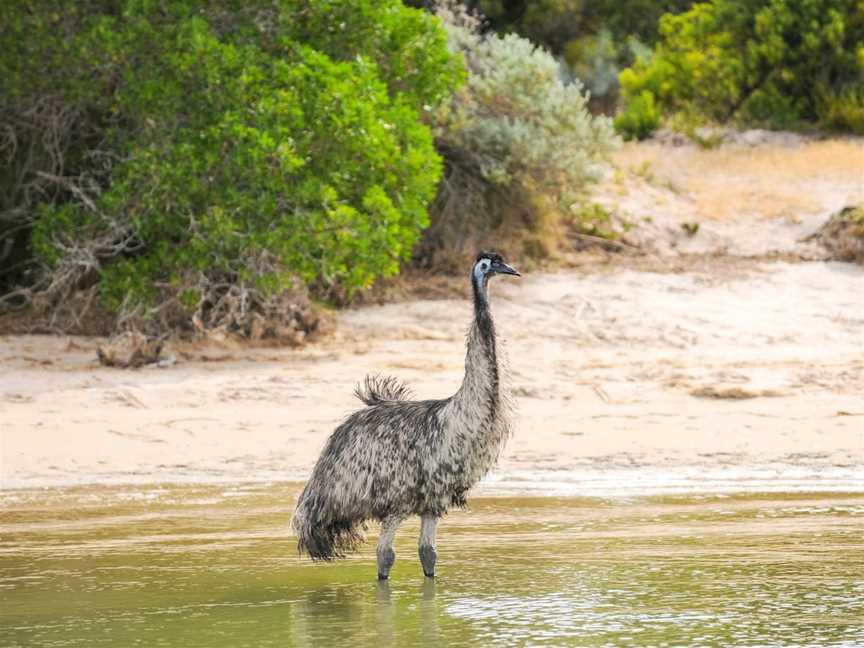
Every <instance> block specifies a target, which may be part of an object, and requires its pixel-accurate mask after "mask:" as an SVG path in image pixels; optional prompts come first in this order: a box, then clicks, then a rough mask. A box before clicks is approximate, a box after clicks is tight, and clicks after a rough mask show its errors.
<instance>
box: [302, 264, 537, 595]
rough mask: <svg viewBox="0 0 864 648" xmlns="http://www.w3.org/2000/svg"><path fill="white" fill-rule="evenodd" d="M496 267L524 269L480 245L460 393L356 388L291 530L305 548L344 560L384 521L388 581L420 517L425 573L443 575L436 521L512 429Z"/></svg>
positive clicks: (381, 555)
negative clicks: (355, 406)
mask: <svg viewBox="0 0 864 648" xmlns="http://www.w3.org/2000/svg"><path fill="white" fill-rule="evenodd" d="M496 274H507V275H515V276H517V277H518V276H520V275H519V273H518V272H517V271H516V270H514V269H513V268H512V267H510V266H509V265H507V264H506V263H505V262H504V259H503V258H501V256H500V255H499V254H495V253H490V252H481V253H480V254H479V255H478V256H477V259H476V261H475V262H474V266H473V269H472V272H471V285H472V287H473V293H474V320H473V323H472V325H471V328H470V330H469V332H468V339H467V354H466V357H465V377H464V379H463V381H462V386H461V387H460V388H459V391H457V392H456V393H455V394H454V395H453V396H451V397H449V398H445V399H441V400H423V401H415V400H408V397H409V396H410V391H409V389H408V388H407V387H406V386H405V385H404V384H402V383H400V382H399V381H397V380H396V379H394V378H390V377H380V376H367V377H366V379H365V383H364V384H363V385H358V386H357V388H356V390H355V395H356V396H357V397H358V398H359V399H360V400H362V401H363V402H364V403H365V404H366V407H365V408H363V409H362V410H359V411H357V412H354V413H353V414H351V415H350V416H349V417H348V418H347V419H346V420H345V421H344V422H343V423H342V424H341V425H340V426H339V427H337V428H336V430H335V431H334V432H333V434H332V435H331V436H330V438H329V439H328V440H327V443H326V444H325V446H324V449H323V450H322V451H321V456H320V457H319V458H318V462H317V463H316V464H315V468H314V469H313V471H312V476H311V477H310V478H309V481H308V482H307V484H306V487H305V488H304V489H303V492H302V493H301V494H300V498H299V500H298V501H297V509H296V511H295V512H294V517H293V519H292V527H293V529H294V532H295V533H296V535H297V537H298V549H299V551H300V552H301V553H302V552H304V551H305V552H306V553H308V554H309V556H310V557H311V558H312V559H313V560H332V559H334V558H339V557H343V556H344V554H345V552H346V551H350V550H353V549H355V548H356V547H357V545H358V544H360V543H361V542H362V541H363V530H364V529H365V524H366V522H367V521H368V520H373V519H374V520H378V521H380V522H381V535H380V536H379V541H378V549H377V563H378V578H379V580H386V579H387V578H389V576H390V570H391V568H392V567H393V564H394V562H395V561H396V552H395V551H394V550H393V541H394V539H395V536H396V529H397V528H398V527H399V524H400V523H401V522H402V521H403V520H404V519H405V518H407V517H408V516H410V515H419V516H420V520H421V522H420V539H419V555H420V563H421V565H422V566H423V573H424V574H425V575H426V576H427V577H429V578H432V577H434V576H435V563H436V560H437V557H438V556H437V553H436V551H435V535H436V531H437V527H438V520H439V519H440V518H441V517H442V516H443V515H444V514H445V513H446V512H447V510H448V509H449V508H451V507H464V506H465V505H466V504H467V502H466V496H467V493H468V491H469V490H470V489H471V487H473V486H474V485H475V484H476V483H477V482H478V481H479V480H480V479H481V478H482V477H483V476H484V475H485V474H486V473H487V472H488V471H489V469H490V468H491V467H492V466H493V465H494V464H495V462H496V461H497V459H498V455H499V453H500V451H501V449H502V447H503V445H504V443H505V441H506V440H507V438H508V437H509V436H510V417H509V409H510V408H509V401H508V400H507V396H506V394H505V391H504V389H503V387H502V384H501V383H502V377H501V369H500V367H499V357H498V355H499V354H498V351H497V348H496V345H495V327H494V326H493V323H492V314H491V312H490V310H489V295H488V282H489V279H490V277H492V276H493V275H496Z"/></svg>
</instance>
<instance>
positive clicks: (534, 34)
mask: <svg viewBox="0 0 864 648" xmlns="http://www.w3.org/2000/svg"><path fill="white" fill-rule="evenodd" d="M692 4H693V1H692V0H469V2H467V3H466V5H467V6H468V8H469V9H471V10H474V11H477V12H479V13H480V14H482V15H483V16H485V21H484V26H485V27H487V28H488V29H491V30H492V31H494V32H496V33H498V34H499V35H504V34H508V33H514V34H518V35H520V36H523V37H525V38H527V39H529V40H531V41H533V42H534V43H536V44H537V45H539V46H541V47H542V48H543V49H546V50H548V51H549V52H550V53H551V54H552V55H553V56H555V57H556V58H558V59H559V60H562V61H564V62H566V64H567V66H568V67H569V68H570V72H571V73H572V74H573V75H574V76H576V77H577V78H578V79H580V80H581V81H582V83H583V84H584V85H585V87H586V88H587V89H588V90H589V91H590V92H591V99H592V102H591V103H592V106H591V107H592V109H594V110H602V111H604V112H612V110H613V109H614V106H615V100H616V98H617V95H618V72H619V71H620V69H622V68H623V67H626V66H628V65H630V64H631V63H632V62H633V60H634V57H635V54H636V51H638V50H639V49H640V48H641V47H644V46H646V45H647V46H652V45H653V44H654V43H655V42H656V40H657V36H658V33H657V28H658V22H659V20H660V17H661V16H662V15H664V14H666V13H679V12H681V11H685V10H687V9H689V8H690V6H691V5H692Z"/></svg>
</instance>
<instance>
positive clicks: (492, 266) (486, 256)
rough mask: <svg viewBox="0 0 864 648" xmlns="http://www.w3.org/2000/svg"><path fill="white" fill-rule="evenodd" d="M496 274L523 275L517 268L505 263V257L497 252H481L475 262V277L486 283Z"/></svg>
mask: <svg viewBox="0 0 864 648" xmlns="http://www.w3.org/2000/svg"><path fill="white" fill-rule="evenodd" d="M496 274H508V275H515V276H517V277H521V276H522V275H520V274H519V273H518V272H516V269H515V268H512V267H510V266H509V265H507V264H506V263H504V258H503V257H502V256H501V255H500V254H496V253H495V252H481V253H480V254H478V255H477V260H476V261H475V262H474V278H475V279H477V280H478V281H479V282H480V283H481V284H485V283H486V282H487V281H488V280H489V277H491V276H493V275H496Z"/></svg>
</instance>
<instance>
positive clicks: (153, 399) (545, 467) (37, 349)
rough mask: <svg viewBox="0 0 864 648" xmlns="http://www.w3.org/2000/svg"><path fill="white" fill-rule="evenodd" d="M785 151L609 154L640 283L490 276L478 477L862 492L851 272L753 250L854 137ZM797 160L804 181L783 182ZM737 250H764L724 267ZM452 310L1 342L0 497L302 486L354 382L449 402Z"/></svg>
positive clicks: (823, 206)
mask: <svg viewBox="0 0 864 648" xmlns="http://www.w3.org/2000/svg"><path fill="white" fill-rule="evenodd" d="M808 147H809V148H808ZM814 147H815V148H814ZM796 151H797V152H796ZM796 151H792V152H790V151H789V150H787V149H785V148H781V149H777V150H768V151H766V150H765V149H764V148H763V149H759V150H749V149H738V150H737V152H736V150H732V151H726V150H723V151H719V152H716V153H711V152H699V151H695V150H689V152H688V151H687V150H682V149H673V150H672V152H670V150H667V149H664V148H662V147H657V146H656V145H645V146H643V147H642V148H638V149H633V148H632V147H631V148H628V149H627V150H625V151H624V152H623V153H622V155H624V159H625V160H629V162H628V164H635V163H637V162H638V168H637V169H636V170H635V171H634V170H633V169H630V170H629V171H626V173H623V175H622V174H618V176H616V178H617V179H614V178H613V179H612V180H610V183H608V185H607V186H606V188H605V189H603V191H605V192H606V193H605V195H601V196H599V199H601V200H606V201H607V203H609V204H613V203H614V204H617V205H619V206H621V208H622V209H624V210H625V213H627V214H630V216H631V217H632V218H635V215H636V214H637V212H638V209H644V208H645V206H646V205H647V206H648V207H650V209H651V210H652V211H651V220H650V223H648V222H647V220H648V219H647V218H646V219H645V220H646V223H645V224H643V225H642V226H640V227H639V228H637V229H636V230H633V232H635V233H636V234H633V235H632V236H634V237H635V238H636V239H639V237H640V236H641V237H642V238H645V237H648V238H647V239H646V241H647V242H646V241H642V244H644V245H645V246H646V247H647V248H653V249H654V250H655V254H657V255H659V256H658V257H657V259H658V263H656V264H655V265H654V266H653V267H654V268H655V269H661V270H663V271H661V272H652V271H647V270H646V269H645V268H646V267H647V268H649V269H650V268H651V267H652V265H651V264H644V263H640V264H636V265H633V264H631V269H627V268H626V267H624V266H622V265H619V266H614V267H608V266H607V267H599V266H598V267H597V268H593V269H590V270H585V269H579V270H569V271H562V272H559V273H555V274H544V273H528V274H527V275H526V276H525V277H524V278H523V279H521V280H508V279H506V278H502V279H499V280H496V284H495V286H494V287H493V292H494V295H493V302H494V303H493V310H494V312H495V316H496V323H497V326H498V330H499V334H500V337H501V338H502V339H503V340H504V342H505V344H506V348H507V350H508V354H509V357H510V367H511V378H512V387H513V390H514V393H515V396H516V403H517V406H518V416H517V421H516V426H515V436H514V438H513V439H512V442H511V443H510V444H509V446H508V448H507V450H506V452H505V454H504V456H503V457H502V461H501V463H500V466H499V468H498V470H497V471H496V472H495V473H494V474H493V475H491V476H490V478H489V479H488V480H487V481H486V482H485V485H484V488H486V489H498V490H508V489H509V490H512V489H516V490H519V491H522V492H535V491H536V492H543V493H556V492H586V493H587V492H600V493H605V492H620V493H626V492H630V491H639V492H646V491H651V490H652V489H659V490H667V491H668V490H675V489H680V490H688V489H691V490H692V489H697V490H698V489H703V490H723V489H728V490H734V489H755V490H769V489H790V488H808V489H829V490H830V489H833V490H864V397H862V394H864V268H861V267H860V266H853V265H850V264H843V263H830V262H829V263H826V262H800V263H786V262H771V261H769V260H767V259H769V258H770V257H771V254H772V253H782V254H784V255H787V256H788V253H789V252H790V251H792V252H794V253H796V254H798V253H800V254H799V258H800V257H804V258H809V256H808V255H810V254H811V253H813V251H812V250H810V249H809V248H807V246H806V245H805V246H802V245H800V244H799V243H798V242H797V241H799V240H800V238H801V236H802V235H805V234H806V233H808V232H810V231H813V230H814V229H815V228H816V227H818V225H819V223H821V222H824V220H825V219H826V218H827V216H828V214H829V213H830V212H831V211H832V210H833V209H835V208H836V207H837V205H841V206H842V204H846V203H848V202H851V201H855V200H860V199H864V193H862V192H864V183H860V182H856V177H860V175H861V174H860V173H857V172H856V171H850V170H849V168H850V167H849V164H848V162H849V160H852V159H856V160H857V159H858V158H859V157H862V155H864V144H862V143H861V142H857V143H854V142H853V143H849V142H841V143H836V142H834V143H832V142H827V143H822V144H810V145H807V146H806V147H804V148H799V149H796ZM635 154H638V156H636V157H634V155H635ZM862 159H864V157H862ZM670 160H672V161H674V160H678V162H675V163H674V164H676V165H677V166H674V165H673V166H670V165H672V164H673V162H670ZM784 160H785V161H787V162H788V164H787V165H786V169H785V171H784V170H783V165H782V164H780V162H782V161H784ZM814 160H815V162H814ZM832 160H833V161H834V162H832ZM808 161H809V162H808ZM646 162H647V163H648V166H646ZM814 163H818V165H819V167H820V169H819V173H818V174H816V176H814V177H816V179H817V180H818V183H817V184H818V186H816V185H815V184H813V183H814V182H816V180H813V182H811V183H810V184H807V183H805V182H804V181H803V178H805V177H808V173H807V171H808V168H809V167H808V164H810V165H812V164H814ZM621 164H622V165H623V164H624V163H623V162H622V163H621ZM651 164H653V165H654V166H651ZM832 164H834V166H836V168H834V167H832V166H831V165H832ZM700 165H701V166H700ZM747 165H749V166H747ZM678 167H681V168H682V169H683V168H687V169H690V170H691V171H692V170H694V169H696V170H698V169H703V170H704V171H705V173H706V174H707V173H709V170H713V171H711V172H712V173H714V174H715V175H714V176H713V179H714V181H713V182H712V181H710V180H705V179H702V176H701V175H699V174H694V173H692V172H691V173H690V174H689V175H688V174H687V173H683V174H682V175H680V177H679V178H678V185H677V186H672V185H671V184H670V178H672V177H673V176H674V171H675V168H678ZM622 168H626V167H624V166H622ZM748 169H749V170H748ZM760 169H762V170H766V169H770V171H771V173H772V174H773V175H772V176H771V182H770V183H768V184H770V186H768V184H765V183H762V184H759V185H755V186H754V187H751V189H750V194H749V195H750V198H751V199H750V200H749V202H748V204H749V205H751V206H752V209H751V211H750V212H748V213H747V214H743V215H741V216H740V217H739V218H737V219H734V220H730V219H732V216H731V215H729V214H726V213H725V212H724V213H723V214H720V213H715V212H716V210H715V212H710V210H707V211H706V209H707V208H706V207H705V206H706V205H708V204H712V203H715V202H716V201H717V198H718V196H719V195H721V194H718V191H720V190H719V189H718V188H717V187H718V186H719V185H722V186H725V187H726V189H727V191H731V192H732V193H734V194H735V195H736V196H739V198H738V200H741V198H740V194H741V193H742V192H743V191H744V184H746V183H745V181H746V180H747V177H745V176H746V175H747V174H748V173H749V174H750V176H753V175H754V174H755V175H758V174H759V173H761V171H760ZM745 172H746V173H745ZM742 173H743V174H744V175H742ZM622 178H623V180H622ZM628 178H629V180H628ZM832 178H833V180H832ZM832 182H833V184H832ZM622 183H623V184H622ZM718 183H719V185H718ZM736 183H737V184H736ZM649 185H650V186H649ZM760 191H761V192H762V193H764V195H762V194H760V193H759V192H760ZM766 192H767V193H766ZM721 193H722V192H721ZM803 194H806V201H805V202H804V203H801V202H800V200H804V197H803ZM778 196H779V197H781V198H782V203H781V204H782V209H779V211H777V210H774V211H771V210H770V209H769V206H771V205H775V206H776V204H777V200H779V198H777V197H778ZM796 196H797V197H798V198H796ZM796 200H797V201H798V202H796ZM628 210H629V211H628ZM793 212H795V214H796V215H795V216H794V218H793V217H792V216H790V214H791V213H793ZM712 214H713V215H712ZM694 220H697V221H698V222H700V223H701V224H702V226H701V227H700V228H699V230H698V231H697V233H696V234H695V235H689V234H687V233H686V232H684V230H682V227H681V225H682V224H683V223H687V222H693V221H694ZM724 227H725V228H726V229H723V228H724ZM637 234H638V235H637ZM652 242H653V243H652ZM736 245H737V247H736ZM682 251H683V252H684V253H687V254H690V255H692V254H695V253H701V254H702V255H706V254H707V256H699V257H692V256H690V257H688V256H687V254H685V255H684V256H681V254H682ZM754 253H755V254H757V255H761V257H760V258H764V259H766V260H765V261H764V262H759V261H754V260H753V259H750V260H747V259H743V258H741V257H742V256H748V255H752V254H754ZM718 254H719V255H721V256H719V257H718V256H715V255H718ZM736 254H737V255H738V256H736ZM664 255H666V256H664ZM669 255H671V256H669ZM675 255H677V256H675ZM817 256H818V255H817ZM670 258H671V259H673V260H674V262H672V263H666V262H665V261H663V259H666V260H668V259H670ZM688 258H689V259H690V261H681V259H688ZM676 259H677V260H676ZM514 262H516V263H517V265H518V261H517V260H514ZM583 265H584V264H583ZM637 267H638V268H639V269H633V268H637ZM670 267H674V268H677V269H678V271H677V272H669V271H668V269H669V268H670ZM467 297H468V290H467V279H466V290H465V297H464V298H463V299H450V300H438V301H417V300H415V301H408V302H403V303H394V304H388V305H384V306H371V307H364V308H361V309H357V310H350V311H344V312H341V313H340V314H339V315H338V322H337V328H336V333H335V334H334V335H333V336H331V337H328V338H327V339H326V340H325V341H322V342H320V343H318V344H315V345H311V346H308V347H306V348H304V349H300V350H289V349H263V348H247V347H200V348H175V349H169V353H173V354H174V355H175V356H176V357H177V360H178V361H177V363H176V364H174V365H173V366H170V367H167V368H162V369H157V368H150V369H141V370H135V371H131V370H119V369H106V368H103V367H100V366H99V365H98V363H97V362H96V353H95V349H96V346H97V344H98V343H99V340H95V339H85V338H75V339H70V338H56V337H54V338H52V337H5V338H3V337H0V367H2V371H0V453H2V454H0V487H2V488H19V487H31V486H32V487H36V486H54V485H64V484H73V483H122V482H157V481H210V480H226V481H233V480H247V479H249V480H273V479H278V480H295V479H304V478H305V477H306V476H307V475H308V473H309V471H310V469H311V467H312V465H313V463H314V461H315V458H316V457H317V454H318V452H319V451H320V449H321V447H322V445H323V443H324V441H325V439H326V438H327V436H328V434H329V433H330V432H331V431H332V430H333V428H334V427H335V426H336V425H337V424H338V423H339V421H340V420H341V419H342V418H343V417H344V416H345V415H346V414H347V413H349V412H350V411H352V410H353V409H354V408H356V407H358V405H359V402H358V401H356V400H355V399H354V398H353V397H352V390H353V387H354V384H355V383H356V382H357V381H358V380H360V379H362V378H363V376H364V375H365V374H366V373H370V372H371V373H376V372H377V373H387V374H394V375H396V376H398V377H399V378H401V379H403V380H405V381H407V382H408V383H410V384H411V385H412V386H413V387H414V390H415V393H416V395H417V396H418V397H420V398H435V397H443V396H447V395H449V394H451V393H453V391H454V390H455V389H456V388H457V387H458V385H459V382H460V380H461V377H462V372H463V357H464V333H465V331H466V329H467V326H468V322H469V318H470V316H471V309H470V305H469V302H468V300H467Z"/></svg>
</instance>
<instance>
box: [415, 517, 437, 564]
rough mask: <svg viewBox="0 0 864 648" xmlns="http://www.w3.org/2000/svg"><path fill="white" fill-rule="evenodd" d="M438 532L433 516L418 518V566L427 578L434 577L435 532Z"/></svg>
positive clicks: (435, 519) (435, 518) (435, 557)
mask: <svg viewBox="0 0 864 648" xmlns="http://www.w3.org/2000/svg"><path fill="white" fill-rule="evenodd" d="M437 530H438V518H437V517H436V516H434V515H422V516H420V542H419V545H420V564H421V565H423V573H424V574H426V576H428V577H429V578H434V576H435V560H436V559H437V558H438V554H437V553H435V532H436V531H437Z"/></svg>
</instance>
